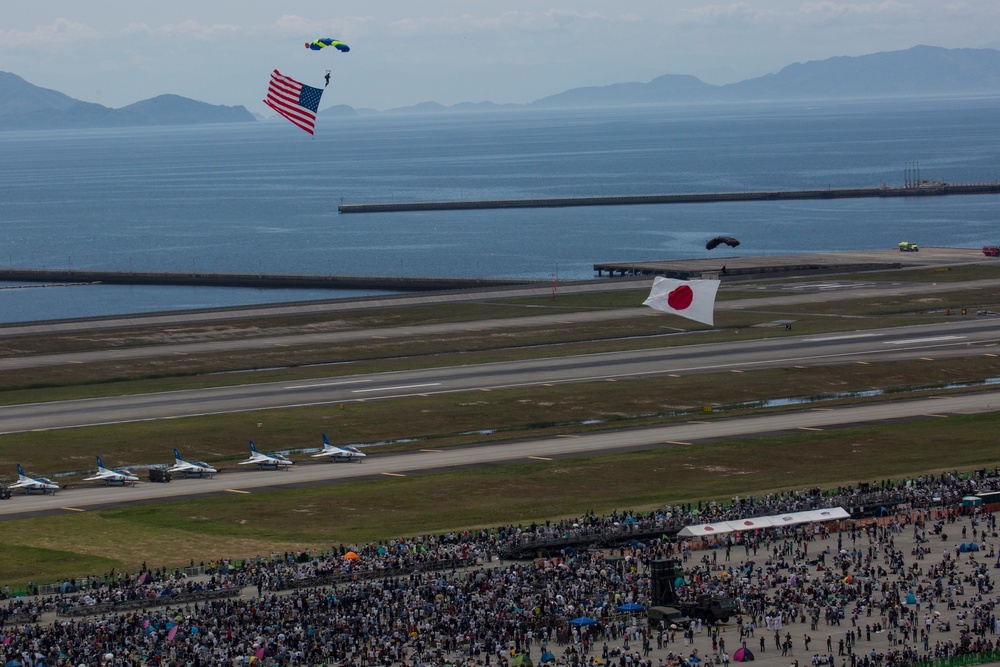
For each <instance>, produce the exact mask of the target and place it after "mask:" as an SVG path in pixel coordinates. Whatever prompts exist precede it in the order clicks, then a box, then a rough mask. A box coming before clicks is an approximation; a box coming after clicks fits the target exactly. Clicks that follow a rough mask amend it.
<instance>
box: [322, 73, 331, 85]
mask: <svg viewBox="0 0 1000 667" xmlns="http://www.w3.org/2000/svg"><path fill="white" fill-rule="evenodd" d="M323 78H325V79H326V85H327V86H329V85H330V70H327V71H326V76H325V77H323ZM325 87H326V86H324V88H325Z"/></svg>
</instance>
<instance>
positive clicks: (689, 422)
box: [688, 422, 712, 424]
mask: <svg viewBox="0 0 1000 667" xmlns="http://www.w3.org/2000/svg"><path fill="white" fill-rule="evenodd" d="M711 423H712V422H688V424H711Z"/></svg>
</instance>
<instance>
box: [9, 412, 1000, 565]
mask: <svg viewBox="0 0 1000 667" xmlns="http://www.w3.org/2000/svg"><path fill="white" fill-rule="evenodd" d="M995 430H996V419H995V415H978V416H969V417H953V418H949V419H928V420H920V421H914V422H909V423H901V424H900V423H896V424H889V425H879V426H870V427H858V428H849V429H842V430H836V431H828V432H813V433H807V434H799V435H787V436H780V437H762V438H748V439H739V440H733V441H729V442H724V443H714V444H705V445H698V446H691V447H685V446H672V447H664V448H662V449H657V450H651V451H642V452H632V453H624V454H616V455H614V456H601V457H589V458H578V459H563V460H557V461H551V462H536V463H530V464H520V465H510V466H500V467H492V466H491V467H485V468H482V469H477V470H471V471H463V472H453V473H442V474H430V475H420V476H410V477H405V478H395V479H389V480H384V481H364V482H357V483H345V484H336V485H327V486H318V487H312V488H300V489H290V490H283V491H272V492H262V493H256V494H250V495H235V496H227V497H222V498H213V499H204V500H183V501H177V502H171V503H164V504H157V505H145V506H139V507H133V508H122V509H113V510H101V511H95V512H85V513H80V514H71V515H66V516H58V517H46V518H36V519H30V520H13V521H7V522H4V524H3V526H4V531H3V533H2V534H0V562H3V563H4V567H3V568H2V569H0V584H4V583H12V584H17V583H23V582H25V581H27V580H31V581H36V582H39V581H41V582H49V581H58V580H61V579H62V578H64V577H77V576H81V575H87V574H102V573H104V572H106V571H108V570H110V569H112V568H114V569H119V570H120V569H123V568H124V569H129V570H135V569H137V568H138V566H139V565H140V564H141V563H143V562H146V563H148V564H149V565H150V566H160V565H165V566H170V567H174V566H182V565H185V564H188V563H190V561H191V560H194V561H195V562H196V563H200V562H202V561H208V560H213V559H217V558H236V559H241V558H244V557H249V556H254V555H268V554H271V553H283V552H286V551H298V550H305V549H320V550H323V549H328V548H330V547H331V546H336V545H340V544H345V545H351V544H358V543H366V542H369V541H379V540H382V541H388V540H391V539H393V538H396V537H405V536H412V535H423V534H436V533H442V532H447V531H455V530H462V529H465V528H477V527H493V526H500V525H506V524H519V523H521V524H527V523H530V522H531V521H533V520H539V521H544V520H545V519H555V518H561V517H573V516H579V515H581V514H583V513H584V512H588V511H594V512H597V513H606V512H610V511H611V510H613V509H625V508H632V509H654V508H657V507H662V506H664V505H669V504H679V503H686V502H694V503H697V502H698V501H699V500H707V499H718V500H720V501H727V500H729V499H731V498H732V497H733V496H737V495H738V496H741V497H744V496H747V495H763V494H766V493H771V492H776V491H780V490H788V489H796V490H798V489H804V488H810V487H815V486H821V487H825V488H835V487H836V486H837V485H841V484H854V483H856V482H858V481H874V480H881V479H884V478H895V479H899V478H906V477H909V476H915V475H919V474H928V473H935V472H941V471H952V470H968V469H973V468H979V467H992V466H995V465H996V464H997V454H996V447H995ZM862 472H863V473H864V474H863V475H861V474H860V473H862ZM123 491H124V492H126V493H127V490H123Z"/></svg>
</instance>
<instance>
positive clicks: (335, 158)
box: [0, 98, 1000, 322]
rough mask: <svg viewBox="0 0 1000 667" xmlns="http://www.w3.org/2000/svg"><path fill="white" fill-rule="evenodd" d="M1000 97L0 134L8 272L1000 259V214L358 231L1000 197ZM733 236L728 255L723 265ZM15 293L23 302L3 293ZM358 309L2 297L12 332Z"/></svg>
mask: <svg viewBox="0 0 1000 667" xmlns="http://www.w3.org/2000/svg"><path fill="white" fill-rule="evenodd" d="M998 126H1000V99H995V98H973V99H926V100H886V101H863V102H841V103H835V102H829V103H811V104H782V105H779V104H754V105H712V106H698V107H644V108H634V109H604V110H578V111H501V112H496V113H488V114H483V113H473V114H441V115H426V116H406V115H385V114H383V115H373V116H361V117H356V118H330V119H322V118H321V122H320V123H319V125H318V127H317V134H316V136H315V137H314V138H310V137H309V136H308V135H307V134H305V133H303V132H301V131H300V130H297V129H296V128H295V127H294V126H292V125H291V124H288V123H283V122H267V123H256V124H247V125H237V126H197V127H183V128H177V127H172V128H129V129H109V130H89V131H51V132H6V133H0V240H2V245H0V266H2V265H6V266H9V267H15V268H74V269H84V268H87V269H108V270H120V271H127V270H136V271H198V272H239V273H301V274H324V273H332V274H360V275H400V276H431V275H444V276H483V277H533V278H552V277H558V278H561V279H581V278H589V277H592V276H593V275H594V273H593V264H595V263H599V262H607V261H637V260H656V259H675V258H690V257H705V256H713V254H714V255H719V256H722V255H723V254H745V255H767V254H782V253H794V252H810V251H817V250H860V249H870V248H885V247H894V246H895V244H896V243H898V242H899V241H900V240H902V239H906V240H913V241H916V242H918V243H920V244H921V245H926V246H935V245H936V246H955V247H979V246H981V245H983V244H984V243H987V242H989V243H997V242H1000V234H998V233H997V227H996V220H997V213H998V203H1000V202H998V198H997V197H996V196H967V197H935V198H927V199H865V200H840V201H804V202H734V203H720V204H690V205H659V206H622V207H584V208H563V209H517V210H497V211H449V212H407V213H380V214H351V215H340V214H338V213H337V205H338V204H339V203H341V202H346V203H362V202H384V201H390V202H391V201H422V200H461V199H507V198H530V197H576V196H594V195H627V194H660V193H678V192H718V191H747V190H762V189H800V188H824V187H874V186H878V185H881V184H882V183H883V182H886V183H888V184H889V185H894V186H901V185H903V183H904V179H905V171H906V169H907V168H918V169H919V173H920V177H921V178H926V179H931V180H941V181H945V182H950V183H967V182H986V181H996V180H998V179H1000V164H998V161H997V157H998V156H1000V133H998V132H997V131H996V128H997V127H998ZM719 234H725V235H731V236H735V237H737V238H739V239H740V240H741V241H742V245H741V246H740V247H739V248H737V249H734V250H730V249H726V248H720V249H716V250H715V251H711V253H709V251H706V250H705V247H704V243H705V241H706V240H707V239H708V238H711V237H712V236H716V235H719ZM0 287H11V286H9V285H8V286H0ZM361 293H363V292H336V293H331V292H328V291H323V290H257V289H234V288H191V287H149V286H141V287H139V286H136V287H128V286H66V287H45V288H27V289H26V288H18V289H0V322H19V321H29V320H42V319H52V318H66V317H83V316H94V315H106V314H119V313H131V312H149V311H160V310H173V309H178V308H199V307H214V306H224V305H237V304H252V303H268V302H277V301H298V300H309V299H319V298H331V297H338V296H348V295H356V294H361Z"/></svg>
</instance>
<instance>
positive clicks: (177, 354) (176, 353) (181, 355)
mask: <svg viewBox="0 0 1000 667" xmlns="http://www.w3.org/2000/svg"><path fill="white" fill-rule="evenodd" d="M173 354H174V355H175V356H178V357H186V356H188V353H187V352H174V353H173Z"/></svg>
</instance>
